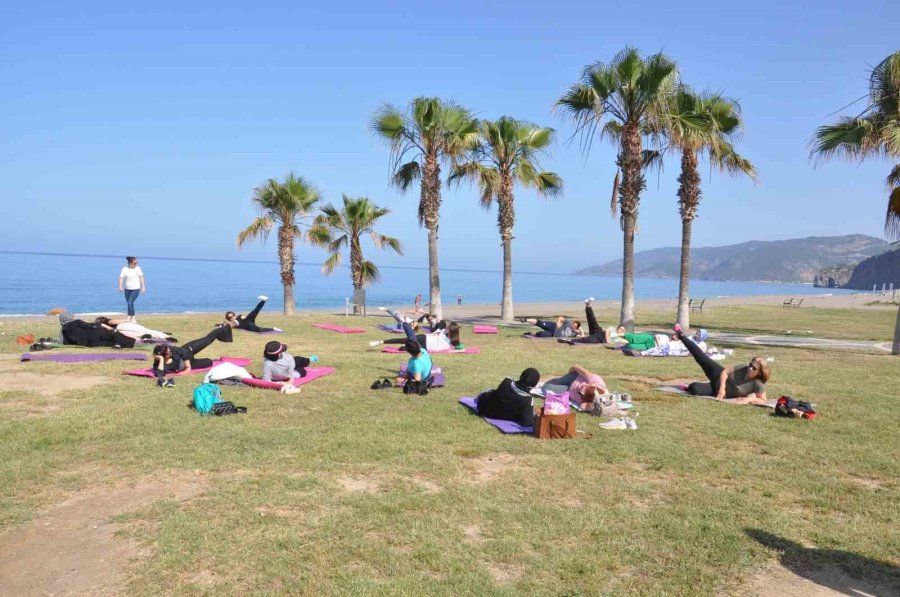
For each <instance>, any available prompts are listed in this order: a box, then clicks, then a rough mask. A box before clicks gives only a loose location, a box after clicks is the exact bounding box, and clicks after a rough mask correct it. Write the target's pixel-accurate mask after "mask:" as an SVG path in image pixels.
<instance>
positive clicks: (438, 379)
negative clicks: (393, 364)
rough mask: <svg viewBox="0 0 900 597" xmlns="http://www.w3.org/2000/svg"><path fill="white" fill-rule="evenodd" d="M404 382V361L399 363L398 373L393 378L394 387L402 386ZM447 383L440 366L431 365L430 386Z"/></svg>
mask: <svg viewBox="0 0 900 597" xmlns="http://www.w3.org/2000/svg"><path fill="white" fill-rule="evenodd" d="M404 383H406V363H403V364H402V365H400V373H398V374H397V379H396V380H394V387H395V388H402V387H403V384H404ZM446 383H447V380H446V379H445V378H444V370H443V369H441V368H440V367H432V368H431V387H433V388H443V387H444V386H445V385H446Z"/></svg>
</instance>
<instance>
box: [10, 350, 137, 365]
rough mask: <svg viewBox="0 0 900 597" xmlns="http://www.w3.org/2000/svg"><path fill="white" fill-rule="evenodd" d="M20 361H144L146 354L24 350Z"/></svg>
mask: <svg viewBox="0 0 900 597" xmlns="http://www.w3.org/2000/svg"><path fill="white" fill-rule="evenodd" d="M20 360H21V361H23V362H25V361H54V362H56V363H97V362H99V361H146V360H147V355H145V354H135V353H133V352H60V353H49V354H46V353H41V354H34V353H31V352H26V353H25V354H23V355H22V357H21V359H20Z"/></svg>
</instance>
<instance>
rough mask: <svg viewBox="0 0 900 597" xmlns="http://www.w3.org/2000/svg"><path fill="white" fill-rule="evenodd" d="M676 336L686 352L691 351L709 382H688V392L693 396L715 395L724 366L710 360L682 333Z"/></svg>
mask: <svg viewBox="0 0 900 597" xmlns="http://www.w3.org/2000/svg"><path fill="white" fill-rule="evenodd" d="M678 338H679V339H680V340H681V342H682V343H683V344H684V347H685V348H687V350H688V352H689V353H691V356H692V357H694V360H695V361H697V364H698V365H700V368H701V369H703V374H704V375H706V378H707V379H708V380H709V383H705V382H701V381H695V382H694V383H692V384H690V385H689V386H688V388H687V391H688V393H689V394H693V395H694V396H715V395H716V394H717V393H718V390H719V380H720V379H721V376H722V371H724V370H725V367H723V366H722V365H720V364H718V363H717V362H715V361H714V360H712V359H711V358H710V357H709V355H708V354H706V353H705V352H703V350H702V349H701V348H700V347H699V346H697V345H696V344H694V341H693V340H691V339H690V338H688V337H687V336H685V335H684V333H682V332H679V333H678Z"/></svg>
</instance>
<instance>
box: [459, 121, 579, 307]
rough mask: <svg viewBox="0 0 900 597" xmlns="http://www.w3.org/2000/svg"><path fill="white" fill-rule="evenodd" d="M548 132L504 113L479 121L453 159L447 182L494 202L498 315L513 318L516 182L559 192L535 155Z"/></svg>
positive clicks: (545, 191) (545, 143)
mask: <svg viewBox="0 0 900 597" xmlns="http://www.w3.org/2000/svg"><path fill="white" fill-rule="evenodd" d="M553 136H554V131H553V129H550V128H541V127H538V126H537V125H534V124H531V123H529V122H524V121H521V120H515V119H513V118H510V117H508V116H504V117H502V118H500V119H499V120H497V121H496V122H491V121H489V120H483V121H481V123H480V124H479V134H478V136H477V137H476V139H475V140H474V142H473V143H472V145H471V147H470V149H469V155H468V158H469V159H468V160H467V161H465V162H463V163H460V164H456V165H454V167H453V172H452V173H451V175H450V181H452V182H456V181H460V180H463V179H467V180H470V181H472V182H475V183H476V184H477V185H478V188H479V190H480V191H481V205H482V207H484V208H485V209H490V207H491V204H492V203H493V202H494V201H496V202H497V227H498V228H499V229H500V241H501V243H502V245H503V302H502V307H501V309H500V317H501V318H502V319H503V320H504V321H512V319H513V300H512V239H513V226H514V225H515V220H516V212H515V195H514V193H513V191H514V188H515V185H516V183H519V184H520V185H521V186H523V187H526V188H533V189H535V190H537V192H538V193H539V194H541V195H543V196H545V197H555V196H558V195H560V194H562V187H563V182H562V179H561V178H560V177H559V176H558V175H557V174H555V173H554V172H546V171H541V170H540V166H539V164H538V162H537V154H539V153H540V152H542V151H545V150H546V149H547V147H549V146H550V144H551V143H553Z"/></svg>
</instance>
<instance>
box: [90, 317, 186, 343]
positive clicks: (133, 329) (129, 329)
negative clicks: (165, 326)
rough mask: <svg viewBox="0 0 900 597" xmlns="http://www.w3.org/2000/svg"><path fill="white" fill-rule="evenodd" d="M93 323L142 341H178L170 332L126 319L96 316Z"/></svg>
mask: <svg viewBox="0 0 900 597" xmlns="http://www.w3.org/2000/svg"><path fill="white" fill-rule="evenodd" d="M94 323H96V324H99V325H101V326H103V327H105V328H107V329H109V330H115V331H117V332H119V333H120V334H124V335H125V336H128V337H129V338H134V339H135V340H143V341H144V342H178V339H177V338H173V337H172V334H171V332H160V331H157V330H151V329H150V328H147V327H144V326H142V325H141V324H139V323H137V322H134V321H128V320H127V319H110V318H109V317H98V318H96V319H95V320H94Z"/></svg>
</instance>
